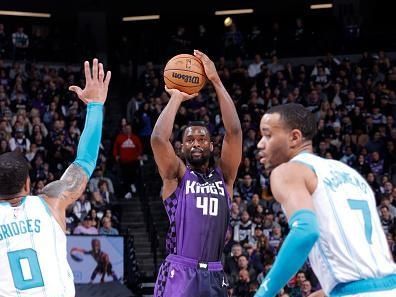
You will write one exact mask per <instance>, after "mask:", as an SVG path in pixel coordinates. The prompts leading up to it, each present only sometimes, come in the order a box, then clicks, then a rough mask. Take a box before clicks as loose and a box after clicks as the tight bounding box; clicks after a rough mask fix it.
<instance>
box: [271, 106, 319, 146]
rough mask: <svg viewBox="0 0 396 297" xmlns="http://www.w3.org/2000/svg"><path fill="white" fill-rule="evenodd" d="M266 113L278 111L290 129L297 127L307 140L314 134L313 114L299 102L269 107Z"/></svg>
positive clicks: (314, 121)
mask: <svg viewBox="0 0 396 297" xmlns="http://www.w3.org/2000/svg"><path fill="white" fill-rule="evenodd" d="M266 113H268V114H273V113H278V114H279V115H280V118H281V120H282V121H283V122H284V123H285V124H286V126H287V127H288V128H290V129H291V130H293V129H298V130H300V131H301V133H302V136H303V137H304V138H305V139H307V140H312V138H313V137H314V136H315V134H316V120H315V117H314V115H313V114H312V113H311V112H310V111H309V110H308V109H306V108H305V107H304V106H302V105H301V104H297V103H288V104H283V105H277V106H274V107H272V108H270V109H269V110H268V111H267V112H266Z"/></svg>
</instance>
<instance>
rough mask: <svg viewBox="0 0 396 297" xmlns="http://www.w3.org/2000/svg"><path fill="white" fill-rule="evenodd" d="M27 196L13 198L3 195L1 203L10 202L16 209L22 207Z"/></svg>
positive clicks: (13, 196) (0, 198)
mask: <svg viewBox="0 0 396 297" xmlns="http://www.w3.org/2000/svg"><path fill="white" fill-rule="evenodd" d="M26 196H27V194H26V193H19V194H16V195H12V196H8V195H5V196H4V195H2V196H0V202H8V203H9V204H11V206H12V207H16V206H19V205H21V203H22V200H23V198H25V197H26Z"/></svg>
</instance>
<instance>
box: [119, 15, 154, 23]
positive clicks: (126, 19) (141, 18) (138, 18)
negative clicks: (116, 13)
mask: <svg viewBox="0 0 396 297" xmlns="http://www.w3.org/2000/svg"><path fill="white" fill-rule="evenodd" d="M159 19H160V15H159V14H152V15H138V16H129V17H123V18H122V21H123V22H137V21H149V20H159Z"/></svg>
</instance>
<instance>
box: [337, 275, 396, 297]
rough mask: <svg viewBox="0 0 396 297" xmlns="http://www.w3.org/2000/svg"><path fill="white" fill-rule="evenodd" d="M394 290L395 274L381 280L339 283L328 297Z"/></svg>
mask: <svg viewBox="0 0 396 297" xmlns="http://www.w3.org/2000/svg"><path fill="white" fill-rule="evenodd" d="M393 289H396V274H392V275H388V276H386V277H383V278H369V279H362V280H358V281H354V282H348V283H341V284H338V285H336V286H335V287H334V289H333V290H332V291H331V292H330V297H342V296H349V295H357V294H364V293H370V292H381V291H389V290H393Z"/></svg>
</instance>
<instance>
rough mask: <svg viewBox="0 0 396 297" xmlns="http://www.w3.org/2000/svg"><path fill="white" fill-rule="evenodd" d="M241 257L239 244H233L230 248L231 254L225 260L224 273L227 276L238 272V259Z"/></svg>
mask: <svg viewBox="0 0 396 297" xmlns="http://www.w3.org/2000/svg"><path fill="white" fill-rule="evenodd" d="M241 255H242V246H241V244H240V243H235V244H234V245H233V246H232V248H231V254H230V255H228V256H227V257H226V259H225V265H224V272H225V273H227V275H228V276H230V275H231V274H233V273H235V272H236V271H237V270H238V258H239V256H241Z"/></svg>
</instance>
